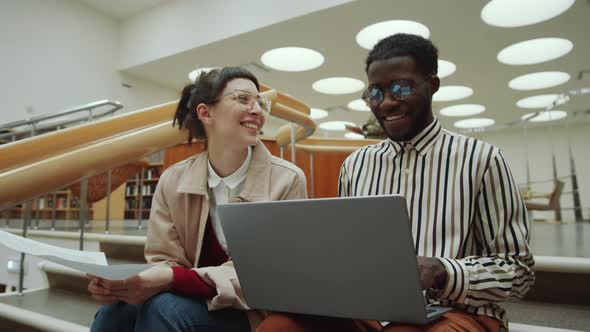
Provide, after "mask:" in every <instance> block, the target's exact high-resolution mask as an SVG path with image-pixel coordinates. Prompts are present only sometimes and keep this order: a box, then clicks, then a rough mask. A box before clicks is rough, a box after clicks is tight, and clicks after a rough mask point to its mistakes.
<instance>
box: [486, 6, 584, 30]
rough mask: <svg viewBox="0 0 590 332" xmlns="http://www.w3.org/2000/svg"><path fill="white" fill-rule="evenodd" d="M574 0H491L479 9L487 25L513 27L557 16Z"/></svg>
mask: <svg viewBox="0 0 590 332" xmlns="http://www.w3.org/2000/svg"><path fill="white" fill-rule="evenodd" d="M574 2H575V0H543V2H542V3H540V1H539V0H518V1H514V0H492V1H490V2H488V3H487V4H486V5H485V6H484V7H483V9H482V10H481V19H482V20H483V21H484V22H486V23H487V24H489V25H493V26H497V27H503V28H514V27H521V26H525V25H530V24H535V23H539V22H543V21H546V20H549V19H551V18H553V17H556V16H559V15H560V14H561V13H563V12H565V11H566V10H568V9H569V8H570V7H571V6H572V5H573V4H574Z"/></svg>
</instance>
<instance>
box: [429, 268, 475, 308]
mask: <svg viewBox="0 0 590 332" xmlns="http://www.w3.org/2000/svg"><path fill="white" fill-rule="evenodd" d="M436 258H437V259H438V260H439V261H440V262H441V263H442V264H443V266H444V267H445V270H447V276H448V278H447V283H446V284H445V286H444V287H443V289H441V290H440V291H435V292H434V294H435V295H436V298H438V299H439V300H450V301H453V302H457V303H463V302H464V301H465V297H466V296H467V291H468V288H469V271H468V270H467V266H466V265H465V263H463V262H462V261H461V260H456V259H449V258H443V257H436Z"/></svg>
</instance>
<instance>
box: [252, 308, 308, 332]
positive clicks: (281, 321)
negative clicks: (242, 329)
mask: <svg viewBox="0 0 590 332" xmlns="http://www.w3.org/2000/svg"><path fill="white" fill-rule="evenodd" d="M274 331H285V332H304V331H306V329H305V327H304V326H303V324H302V321H301V319H298V318H297V317H296V316H294V315H289V314H280V313H272V314H270V315H269V316H268V317H266V318H265V319H264V321H262V323H261V324H260V325H259V326H258V328H257V329H256V332H274Z"/></svg>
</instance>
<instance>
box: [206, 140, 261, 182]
mask: <svg viewBox="0 0 590 332" xmlns="http://www.w3.org/2000/svg"><path fill="white" fill-rule="evenodd" d="M250 160H252V147H251V146H249V147H248V156H247V157H246V160H244V162H243V163H242V166H240V168H238V169H237V170H236V171H235V172H234V173H233V174H231V175H229V176H226V177H224V178H222V177H220V176H219V175H218V174H217V173H216V172H215V170H214V169H213V167H212V166H211V161H209V162H208V163H207V167H208V168H209V172H208V174H209V175H208V177H207V183H208V184H209V188H215V187H217V186H218V185H219V183H221V182H222V181H223V183H225V185H226V186H228V187H229V189H234V188H235V187H237V186H238V185H239V184H240V183H242V181H244V179H245V178H246V174H247V173H248V167H249V166H250Z"/></svg>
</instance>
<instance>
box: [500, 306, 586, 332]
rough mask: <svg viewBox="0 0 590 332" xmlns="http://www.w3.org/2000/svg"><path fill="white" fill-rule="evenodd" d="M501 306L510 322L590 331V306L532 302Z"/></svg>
mask: <svg viewBox="0 0 590 332" xmlns="http://www.w3.org/2000/svg"><path fill="white" fill-rule="evenodd" d="M500 305H501V306H502V307H503V308H505V309H506V311H507V312H508V319H509V320H510V322H514V323H518V324H531V325H539V326H545V327H552V328H560V329H571V330H580V331H589V330H590V305H585V306H583V305H566V304H554V303H545V302H531V301H522V302H506V303H502V304H500ZM511 331H512V329H511Z"/></svg>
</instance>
